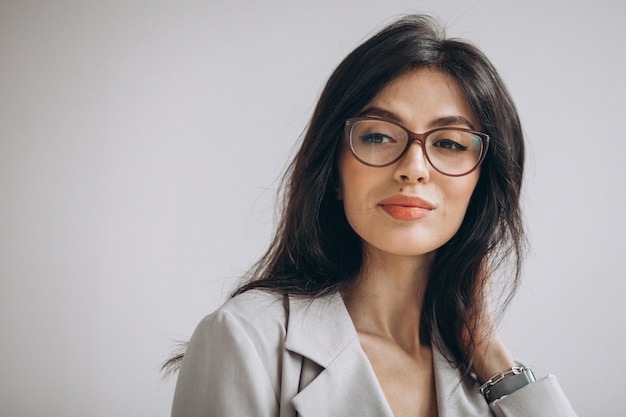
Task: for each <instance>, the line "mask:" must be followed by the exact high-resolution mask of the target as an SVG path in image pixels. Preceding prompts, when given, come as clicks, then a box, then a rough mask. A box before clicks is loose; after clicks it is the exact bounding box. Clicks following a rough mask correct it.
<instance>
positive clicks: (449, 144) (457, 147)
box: [434, 139, 467, 151]
mask: <svg viewBox="0 0 626 417" xmlns="http://www.w3.org/2000/svg"><path fill="white" fill-rule="evenodd" d="M434 146H435V147H437V148H442V149H447V150H450V151H465V150H467V146H463V145H461V144H460V143H459V142H456V141H454V140H452V139H439V140H438V141H437V142H435V143H434Z"/></svg>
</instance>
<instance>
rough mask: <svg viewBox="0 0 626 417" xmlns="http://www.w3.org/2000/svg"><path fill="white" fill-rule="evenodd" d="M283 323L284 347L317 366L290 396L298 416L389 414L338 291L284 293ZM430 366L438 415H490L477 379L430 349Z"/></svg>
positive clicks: (383, 416) (387, 416)
mask: <svg viewBox="0 0 626 417" xmlns="http://www.w3.org/2000/svg"><path fill="white" fill-rule="evenodd" d="M287 326H288V327H287V335H286V339H285V348H286V349H287V350H289V351H291V352H294V353H297V354H299V355H301V356H303V357H305V358H307V359H309V360H311V361H313V362H315V363H317V364H318V365H320V366H321V367H322V368H323V369H322V371H321V372H320V374H319V375H318V376H317V377H316V378H315V379H314V380H313V381H312V382H311V383H310V384H309V385H307V386H306V387H305V388H304V389H303V390H302V391H300V393H299V394H298V395H296V396H295V397H294V399H293V405H294V407H295V409H296V410H297V411H298V415H299V416H302V417H309V416H320V415H355V416H357V415H358V416H360V417H369V416H371V417H392V416H393V413H392V411H391V407H389V403H388V402H387V400H386V398H385V395H384V393H383V391H382V388H381V387H380V384H379V382H378V379H377V378H376V375H375V373H374V370H373V368H372V366H371V364H370V362H369V360H368V358H367V356H366V355H365V352H364V351H363V349H362V348H361V344H360V342H359V338H358V335H357V332H356V329H355V327H354V324H353V323H352V319H351V318H350V314H349V313H348V310H347V309H346V306H345V304H344V302H343V299H342V298H341V295H340V294H339V293H336V294H332V295H328V296H325V297H320V298H316V299H313V300H310V299H306V300H305V299H301V298H294V297H289V317H288V319H287ZM433 367H434V374H435V387H436V392H437V394H436V395H437V406H438V414H439V417H450V416H458V415H490V412H489V407H488V405H487V403H486V401H485V400H484V398H482V395H480V392H479V385H478V383H477V382H476V381H475V380H472V379H471V378H464V379H463V380H461V374H460V372H459V370H458V369H456V368H455V367H453V366H452V365H451V364H450V363H449V362H448V360H447V359H446V358H445V356H444V353H442V352H440V351H439V350H438V349H436V348H434V347H433Z"/></svg>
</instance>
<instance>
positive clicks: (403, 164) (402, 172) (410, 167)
mask: <svg viewBox="0 0 626 417" xmlns="http://www.w3.org/2000/svg"><path fill="white" fill-rule="evenodd" d="M394 177H395V179H396V181H398V182H400V183H410V184H413V183H418V182H421V183H427V182H428V180H429V179H430V166H429V163H428V160H427V159H426V155H425V154H424V148H423V146H422V143H421V142H420V141H418V140H414V141H413V142H412V143H411V145H409V149H407V151H406V153H405V154H404V155H403V156H402V158H401V159H400V161H398V165H397V166H396V170H395V173H394Z"/></svg>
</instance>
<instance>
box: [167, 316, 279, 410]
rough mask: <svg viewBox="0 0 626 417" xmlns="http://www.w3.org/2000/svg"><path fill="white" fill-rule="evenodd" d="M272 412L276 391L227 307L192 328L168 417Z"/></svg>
mask: <svg viewBox="0 0 626 417" xmlns="http://www.w3.org/2000/svg"><path fill="white" fill-rule="evenodd" d="M273 415H278V396H277V394H276V392H275V389H274V387H273V385H272V382H271V379H270V377H269V375H268V373H267V370H266V369H265V367H264V365H263V361H261V359H260V357H259V352H258V351H257V349H256V347H255V345H254V343H253V342H252V340H251V339H250V336H249V335H248V334H247V333H246V331H245V330H244V328H243V327H242V325H241V324H240V323H239V322H238V321H237V320H236V319H235V318H234V317H233V316H231V315H230V314H229V313H228V312H224V311H220V310H218V311H216V312H215V313H213V314H211V315H209V316H207V317H206V318H205V319H204V320H202V321H201V322H200V324H199V325H198V327H197V328H196V330H195V332H194V334H193V336H192V337H191V340H190V341H189V345H188V347H187V350H186V351H185V356H184V358H183V361H182V365H181V369H180V373H179V375H178V381H177V384H176V391H175V393H174V402H173V405H172V417H187V416H193V417H199V416H207V417H208V416H219V417H229V416H233V417H235V416H236V417H245V416H273Z"/></svg>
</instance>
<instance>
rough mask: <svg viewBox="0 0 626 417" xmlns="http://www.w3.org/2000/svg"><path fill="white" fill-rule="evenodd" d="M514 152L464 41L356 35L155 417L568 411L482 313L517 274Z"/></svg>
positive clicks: (516, 140)
mask: <svg viewBox="0 0 626 417" xmlns="http://www.w3.org/2000/svg"><path fill="white" fill-rule="evenodd" d="M413 132H420V133H413ZM523 162H524V145H523V136H522V131H521V127H520V123H519V119H518V116H517V113H516V110H515V107H514V104H513V102H512V100H511V99H510V97H509V95H508V92H507V91H506V89H505V87H504V85H503V83H502V81H501V79H500V78H499V76H498V74H497V73H496V71H495V69H494V68H493V67H492V65H491V64H490V63H489V61H488V60H487V59H486V58H485V56H484V55H483V54H482V53H481V52H480V51H479V50H477V49H476V48H475V47H473V46H471V45H469V44H467V43H464V42H461V41H456V40H449V39H445V38H444V37H443V35H441V33H440V31H439V30H438V28H437V26H436V24H435V23H434V22H433V21H432V20H431V19H429V18H427V17H423V16H409V17H406V18H403V19H401V20H399V21H397V22H395V23H393V24H392V25H390V26H389V27H387V28H385V29H383V30H382V31H381V32H380V33H378V34H377V35H375V36H374V37H372V38H371V39H369V40H368V41H366V42H365V43H364V44H363V45H361V46H360V47H358V48H357V49H356V50H355V51H353V52H352V53H351V54H350V55H349V56H348V57H347V58H346V59H345V60H344V61H343V62H342V63H341V64H340V65H339V67H338V68H337V69H336V70H335V72H334V73H333V75H332V76H331V78H330V80H329V81H328V83H327V85H326V88H325V89H324V91H323V93H322V96H321V98H320V100H319V103H318V105H317V107H316V109H315V112H314V114H313V117H312V120H311V123H310V126H309V128H308V131H307V133H306V135H305V137H304V141H303V143H302V146H301V148H300V150H299V152H298V154H297V155H296V157H295V159H294V161H293V162H292V164H291V165H290V169H289V172H288V175H287V177H286V179H287V182H286V190H285V208H284V213H283V216H282V219H281V222H280V224H279V226H278V230H277V233H276V237H275V239H274V241H273V243H272V245H271V246H270V249H269V250H268V252H267V253H266V254H265V256H264V257H263V258H262V259H261V260H260V262H259V263H258V264H257V266H256V268H254V269H253V271H252V272H251V279H250V280H249V281H248V283H246V284H245V285H243V286H242V287H241V288H239V289H238V290H237V291H236V292H235V293H234V296H233V297H232V298H231V299H230V300H228V301H227V302H226V303H225V304H224V305H223V306H222V307H221V308H220V309H218V310H217V311H216V312H214V313H213V314H211V315H209V316H208V317H207V318H205V319H204V320H203V321H202V322H201V323H200V325H199V326H198V328H197V329H196V331H195V333H194V335H193V337H192V339H191V341H190V343H189V345H188V348H187V351H186V352H185V355H184V359H183V361H182V365H181V369H180V375H179V379H178V384H177V388H176V393H175V397H174V405H173V412H172V415H173V416H192V415H193V416H197V415H207V416H208V415H210V416H281V417H282V416H296V415H298V416H335V415H336V416H396V417H399V416H436V415H440V416H450V415H459V416H466V415H491V414H492V413H493V414H495V415H497V416H551V417H554V416H559V415H563V416H573V415H575V413H574V411H573V410H572V408H571V406H570V405H569V402H568V401H567V399H566V397H565V396H564V394H563V392H562V391H561V389H560V387H559V385H558V382H557V381H556V379H555V378H554V377H553V376H548V377H545V378H542V379H540V380H538V381H534V376H533V375H532V372H531V371H530V370H529V369H526V368H524V367H523V366H521V365H519V364H516V363H515V361H514V359H513V356H512V355H511V353H510V352H509V351H508V350H507V349H506V347H505V346H504V345H503V344H502V342H501V341H500V339H499V337H498V334H497V332H496V330H495V326H494V322H493V319H492V317H493V311H492V309H491V307H490V303H489V300H490V299H491V291H490V288H491V273H492V272H493V271H495V269H496V268H497V267H498V266H499V265H501V264H502V263H503V262H505V261H507V260H512V264H513V266H514V273H513V277H514V278H513V279H512V281H511V282H510V283H509V284H510V285H509V287H510V288H511V289H512V290H511V294H512V293H513V292H514V289H515V288H516V286H517V284H518V280H519V267H520V260H521V255H522V251H523V241H524V238H523V230H522V225H521V220H520V211H519V196H520V187H521V182H522V172H523Z"/></svg>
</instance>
